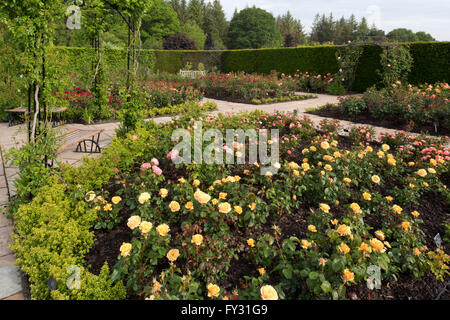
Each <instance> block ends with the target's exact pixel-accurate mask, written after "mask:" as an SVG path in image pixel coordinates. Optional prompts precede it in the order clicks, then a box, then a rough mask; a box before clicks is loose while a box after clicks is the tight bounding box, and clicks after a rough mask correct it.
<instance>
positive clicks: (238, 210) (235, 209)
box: [234, 206, 242, 214]
mask: <svg viewBox="0 0 450 320" xmlns="http://www.w3.org/2000/svg"><path fill="white" fill-rule="evenodd" d="M234 212H236V213H237V214H241V213H242V208H241V207H240V206H234Z"/></svg>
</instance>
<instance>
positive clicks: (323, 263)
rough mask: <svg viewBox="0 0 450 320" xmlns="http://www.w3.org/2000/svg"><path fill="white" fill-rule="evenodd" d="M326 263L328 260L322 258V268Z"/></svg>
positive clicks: (320, 260)
mask: <svg viewBox="0 0 450 320" xmlns="http://www.w3.org/2000/svg"><path fill="white" fill-rule="evenodd" d="M326 262H327V260H326V259H324V258H320V259H319V263H320V264H321V265H322V266H324V265H325V263H326Z"/></svg>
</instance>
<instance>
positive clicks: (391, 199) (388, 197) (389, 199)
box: [386, 196, 394, 202]
mask: <svg viewBox="0 0 450 320" xmlns="http://www.w3.org/2000/svg"><path fill="white" fill-rule="evenodd" d="M386 200H387V201H388V202H391V201H394V198H392V197H391V196H387V197H386Z"/></svg>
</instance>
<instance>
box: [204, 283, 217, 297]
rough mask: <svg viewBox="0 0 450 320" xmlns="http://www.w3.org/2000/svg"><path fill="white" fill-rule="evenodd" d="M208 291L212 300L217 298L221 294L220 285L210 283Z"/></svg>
mask: <svg viewBox="0 0 450 320" xmlns="http://www.w3.org/2000/svg"><path fill="white" fill-rule="evenodd" d="M206 289H208V297H210V298H217V297H218V296H219V294H220V288H219V286H218V285H215V284H212V283H210V284H208V285H207V286H206Z"/></svg>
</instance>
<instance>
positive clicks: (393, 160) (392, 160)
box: [388, 159, 397, 166]
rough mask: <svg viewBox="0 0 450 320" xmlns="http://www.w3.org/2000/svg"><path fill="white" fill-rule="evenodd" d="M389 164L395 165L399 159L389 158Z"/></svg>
mask: <svg viewBox="0 0 450 320" xmlns="http://www.w3.org/2000/svg"><path fill="white" fill-rule="evenodd" d="M388 164H389V165H391V166H395V165H396V164H397V161H395V159H388Z"/></svg>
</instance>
